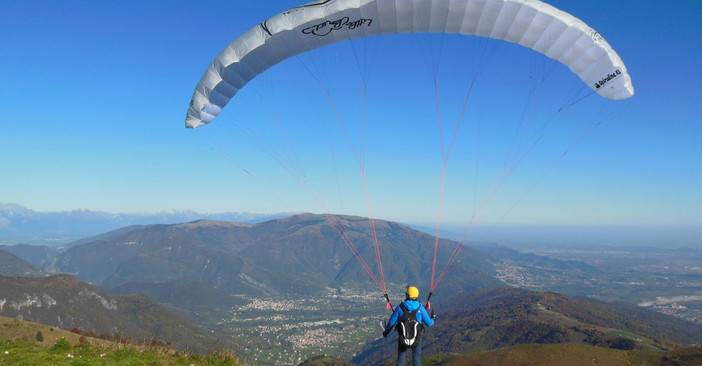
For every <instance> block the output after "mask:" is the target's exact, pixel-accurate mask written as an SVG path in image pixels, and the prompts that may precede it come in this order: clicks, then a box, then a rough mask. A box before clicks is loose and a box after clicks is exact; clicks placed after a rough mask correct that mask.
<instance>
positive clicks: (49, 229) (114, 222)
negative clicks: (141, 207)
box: [0, 203, 289, 247]
mask: <svg viewBox="0 0 702 366" xmlns="http://www.w3.org/2000/svg"><path fill="white" fill-rule="evenodd" d="M288 215H289V214H277V215H264V214H253V213H246V212H242V213H235V212H225V213H219V214H202V213H197V212H194V211H164V212H159V213H153V214H140V213H132V214H124V213H122V214H113V213H107V212H101V211H92V210H72V211H60V212H38V211H34V210H31V209H28V208H26V207H24V206H21V205H18V204H15V203H5V204H3V203H0V244H32V245H45V246H49V247H55V246H61V245H65V244H68V243H70V242H73V241H76V240H79V239H82V238H85V237H88V236H93V235H98V234H100V233H104V232H107V231H111V230H116V229H118V228H121V227H125V226H131V225H145V224H156V223H160V224H173V223H180V222H187V221H194V220H197V219H210V220H224V221H234V222H248V223H257V222H262V221H265V220H269V219H273V218H279V217H284V216H288Z"/></svg>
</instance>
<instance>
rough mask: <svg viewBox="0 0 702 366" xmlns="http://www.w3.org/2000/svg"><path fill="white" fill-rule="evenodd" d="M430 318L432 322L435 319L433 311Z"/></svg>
mask: <svg viewBox="0 0 702 366" xmlns="http://www.w3.org/2000/svg"><path fill="white" fill-rule="evenodd" d="M430 318H432V320H433V319H436V315H434V310H432V311H431V316H430Z"/></svg>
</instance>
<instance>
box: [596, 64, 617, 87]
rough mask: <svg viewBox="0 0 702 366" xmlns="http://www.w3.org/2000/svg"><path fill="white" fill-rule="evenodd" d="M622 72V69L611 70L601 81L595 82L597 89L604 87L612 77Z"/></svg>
mask: <svg viewBox="0 0 702 366" xmlns="http://www.w3.org/2000/svg"><path fill="white" fill-rule="evenodd" d="M621 74H622V70H620V69H616V70H614V72H611V73H609V74H607V75H606V76H605V77H603V78H602V79H601V80H600V81H598V82H596V83H595V89H600V88H602V87H603V86H604V85H605V84H607V83H608V82H610V81H611V80H612V79H614V78H616V77H617V76H619V75H621Z"/></svg>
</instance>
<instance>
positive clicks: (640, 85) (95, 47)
mask: <svg viewBox="0 0 702 366" xmlns="http://www.w3.org/2000/svg"><path fill="white" fill-rule="evenodd" d="M549 3H550V4H552V5H554V6H556V7H558V8H560V9H562V10H565V11H567V12H570V13H571V14H573V15H575V16H577V17H578V18H580V19H582V20H584V21H585V22H586V23H588V24H589V25H590V26H592V27H593V28H595V29H596V30H598V31H599V32H600V33H601V34H602V35H603V36H604V37H605V39H607V41H608V42H609V43H610V44H611V45H612V46H613V48H614V49H615V50H617V52H618V53H619V55H620V56H621V58H622V59H623V60H624V62H625V63H626V65H627V67H628V69H629V73H630V74H631V76H632V79H633V83H634V87H635V90H636V94H635V96H634V97H633V98H632V99H630V100H627V101H623V102H617V103H612V102H609V101H605V100H604V99H602V98H599V99H598V97H597V96H594V97H587V98H585V100H583V101H582V102H578V103H576V104H575V105H574V106H573V107H572V108H569V109H568V111H567V113H562V114H558V115H557V117H556V118H557V119H558V123H557V124H556V126H555V127H554V128H553V130H550V131H549V132H548V133H547V134H545V135H544V136H543V140H542V142H539V143H538V144H537V145H535V147H534V149H533V150H530V151H529V153H528V154H527V155H526V157H525V158H524V160H523V161H522V162H520V163H519V164H518V166H517V167H516V168H515V170H514V172H513V173H512V174H511V175H510V176H509V178H508V179H506V180H505V182H504V184H503V185H502V186H501V188H500V189H499V190H498V191H497V192H496V194H495V195H494V198H492V199H487V198H486V197H487V196H489V193H488V192H490V187H491V186H492V185H493V182H494V181H495V177H496V176H497V173H498V172H499V170H500V168H501V166H502V165H503V164H504V161H505V156H506V154H507V152H508V151H510V149H509V146H510V143H511V141H512V139H513V137H514V136H515V132H514V131H515V128H516V126H517V122H518V120H519V119H520V116H522V115H523V112H524V111H525V110H528V111H529V115H530V116H532V117H530V118H529V119H528V121H529V122H527V123H529V128H532V130H527V132H525V133H523V134H521V135H518V139H520V141H526V139H528V138H529V137H531V136H534V133H537V132H536V131H537V126H539V124H540V123H545V122H544V121H548V120H549V118H552V117H550V116H552V115H553V111H556V110H558V108H559V107H563V106H565V105H568V104H569V103H570V101H573V100H576V98H577V96H578V95H582V94H583V93H585V92H586V90H585V89H584V88H583V87H582V86H581V85H578V82H579V80H578V79H577V78H575V77H574V76H572V75H570V74H569V73H568V72H567V70H562V67H561V68H559V67H558V66H560V65H557V66H555V67H554V63H553V62H552V61H550V60H548V59H545V58H544V57H543V56H541V55H539V54H536V53H534V52H533V51H529V50H525V49H521V48H520V47H518V46H513V45H508V44H507V45H496V44H495V43H496V42H490V41H485V40H482V41H481V40H466V39H465V38H469V37H463V38H460V37H453V36H447V37H439V36H422V35H419V36H408V35H403V36H397V37H386V38H384V39H374V40H363V41H358V42H357V41H354V43H352V44H344V45H338V46H335V47H329V48H328V49H322V50H318V51H314V52H313V53H311V54H307V55H303V56H300V57H299V58H295V59H291V60H288V61H286V62H284V63H281V64H279V65H277V66H276V67H274V68H272V69H270V70H269V71H268V72H266V73H265V74H263V75H261V77H259V78H258V79H255V80H254V81H253V82H252V83H251V84H250V85H249V86H248V87H247V88H246V89H244V90H243V91H242V92H241V93H240V94H239V95H238V96H237V97H236V98H235V99H234V100H233V101H232V102H231V103H230V105H229V106H227V108H226V109H225V112H224V113H222V115H220V117H218V118H217V119H216V120H215V121H214V122H213V123H212V124H211V125H209V126H206V127H203V128H200V129H197V130H186V129H185V128H184V122H183V120H184V117H185V112H186V109H187V106H188V103H189V101H190V97H191V96H192V92H193V89H194V87H195V85H196V84H197V82H198V80H199V79H200V77H201V76H202V73H203V72H204V70H205V68H206V67H207V66H208V64H209V63H210V61H211V60H212V58H214V57H215V56H216V55H217V54H218V53H219V52H220V51H221V50H222V49H223V48H224V47H225V46H226V45H227V44H229V43H230V42H231V41H232V40H234V39H235V38H236V37H237V36H239V35H240V34H242V33H244V32H245V31H246V30H248V29H249V28H251V27H253V26H255V25H256V24H257V23H259V22H261V21H262V20H265V19H267V18H268V17H270V16H273V15H275V14H276V13H279V12H281V11H283V10H286V9H288V8H290V7H293V6H296V5H300V4H301V2H298V1H294V0H281V1H198V2H194V1H190V2H180V1H170V2H154V1H117V2H94V1H61V2H55V1H35V2H27V1H22V2H11V3H7V4H3V6H2V7H3V11H2V12H1V13H0V34H2V35H3V36H2V37H0V50H2V54H3V56H2V59H1V61H0V75H2V82H1V83H0V97H1V98H2V100H3V102H2V103H1V104H0V116H1V117H0V118H2V121H3V125H4V129H3V132H2V133H1V134H0V154H2V156H3V159H2V160H0V172H2V173H1V174H2V179H0V202H3V203H9V202H13V203H18V204H21V205H23V206H26V207H28V208H31V209H34V210H37V211H64V210H72V209H91V210H100V211H107V212H158V211H163V210H170V209H174V210H195V211H199V212H224V211H235V212H236V211H248V212H256V213H277V212H291V211H294V212H302V211H311V212H323V211H327V210H329V211H333V212H336V213H349V214H357V215H363V216H368V215H369V214H370V213H369V212H370V211H369V208H368V204H367V200H366V196H365V191H364V189H363V184H362V180H361V176H360V174H359V169H358V164H357V161H356V160H354V158H353V157H352V154H351V153H350V148H349V143H347V141H346V139H345V138H344V137H343V133H342V130H341V129H340V125H339V123H338V122H337V120H336V118H335V112H334V107H336V108H338V110H339V111H340V113H341V115H343V121H344V124H345V126H346V127H347V128H348V130H349V131H350V132H349V135H350V136H351V140H352V141H353V145H354V148H355V149H358V150H360V146H361V144H362V141H365V146H366V149H365V155H364V156H365V160H366V164H365V167H366V173H367V178H368V186H369V193H370V197H371V200H370V201H371V207H372V211H373V216H375V217H378V218H383V219H389V220H398V221H404V222H413V223H435V222H436V219H437V213H438V202H439V198H438V197H439V187H440V184H439V183H440V179H441V150H440V146H441V144H440V138H439V137H438V136H439V135H438V132H437V131H438V128H437V122H436V121H437V118H436V114H437V109H436V107H435V105H436V98H435V97H434V88H433V84H432V83H431V75H432V72H433V71H432V70H433V69H432V62H434V63H436V62H439V64H440V67H439V69H438V70H439V75H440V81H439V86H440V90H441V91H440V93H441V97H440V101H441V104H442V109H441V112H442V116H443V119H442V122H443V123H444V128H445V132H444V139H445V141H448V140H449V139H450V138H451V135H452V134H453V132H452V131H453V128H454V127H455V125H456V121H457V120H458V117H457V116H458V115H459V114H460V110H461V106H462V104H463V101H464V100H465V97H464V95H465V91H466V88H465V85H467V83H469V82H470V80H471V78H472V77H473V75H476V74H475V73H476V70H477V69H476V64H478V63H479V62H481V61H484V60H487V61H484V62H487V63H488V66H486V69H485V70H484V71H482V72H479V73H478V79H477V82H476V88H475V91H474V94H473V96H472V97H471V100H470V103H469V108H468V112H467V114H466V117H465V118H464V120H463V122H462V124H461V129H460V130H459V133H458V135H457V137H456V144H455V148H454V150H453V152H452V155H451V158H450V160H449V162H448V165H447V167H448V168H447V169H448V170H447V173H446V192H445V195H444V204H443V211H442V222H445V223H447V224H457V225H461V224H467V223H468V222H470V220H471V218H472V217H473V216H474V214H475V213H476V212H478V213H479V214H478V215H477V217H478V221H479V222H480V223H484V224H490V225H492V224H519V225H586V226H587V225H613V226H647V227H650V226H655V227H679V226H682V227H688V228H690V227H691V228H693V229H694V228H696V229H697V230H698V231H696V232H700V231H699V229H700V228H702V215H700V211H702V144H700V138H701V137H702V124H701V123H700V122H701V119H702V118H700V116H699V113H698V111H697V109H698V105H699V103H700V101H702V86H700V85H701V84H702V72H700V68H699V62H700V60H702V45H701V44H700V42H699V39H702V27H700V26H699V24H700V23H701V22H702V3H700V2H698V1H693V0H685V1H676V2H647V3H646V4H645V5H644V4H642V3H641V2H639V1H633V0H625V1H614V2H612V1H605V0H594V1H587V2H584V1H575V0H558V1H556V0H553V1H550V2H549ZM493 50H494V54H493ZM354 54H355V55H356V57H352V56H351V55H354ZM467 55H471V56H470V57H468V56H467ZM473 55H475V56H473ZM517 64H519V65H517ZM525 64H526V66H525ZM359 69H360V70H361V72H359ZM544 70H546V71H545V72H544ZM551 70H553V71H551ZM541 75H548V79H547V81H545V82H543V83H539V84H538V86H540V87H543V89H544V93H543V96H541V94H540V97H539V101H538V103H537V102H533V101H532V102H528V101H527V98H528V96H529V92H528V85H530V84H529V83H532V82H533V81H530V79H529V77H530V76H532V77H539V76H541ZM360 76H363V77H365V78H366V79H367V81H368V83H367V90H366V92H367V94H366V97H365V98H360V97H359V95H360V91H361V88H360V86H359V85H360V83H359V79H360ZM315 78H319V79H320V80H321V84H322V86H323V87H325V88H328V89H329V90H330V92H331V93H332V95H333V104H332V103H331V102H329V101H328V99H327V98H326V97H325V96H324V93H322V88H320V85H319V83H317V82H316V81H315ZM532 80H533V79H532ZM508 84H509V85H511V84H514V87H513V88H512V87H507V86H508ZM600 99H601V100H600ZM362 103H367V108H368V109H367V113H366V116H367V119H366V128H367V129H366V133H365V135H362V134H360V133H359V132H358V131H359V129H360V123H359V118H358V116H359V115H360V113H359V112H358V111H359V110H360V107H359V105H361V104H362ZM561 119H562V121H561ZM593 124H597V127H596V128H594V129H593V130H592V131H590V130H589V129H588V128H589V126H592V125H593ZM449 131H451V132H449ZM586 132H587V133H586ZM583 134H585V136H584V137H583V138H582V139H580V136H581V135H583ZM285 136H287V137H285ZM361 136H365V137H363V138H362V137H361ZM521 139H524V140H521ZM288 144H289V145H290V146H293V147H292V148H291V149H289V148H286V146H288ZM518 145H519V143H518ZM521 146H528V145H524V143H522V145H521ZM571 147H572V148H571ZM566 152H567V154H565V156H563V157H562V158H561V156H562V155H563V154H564V153H566ZM278 161H283V162H284V163H283V164H284V165H285V166H286V167H287V168H288V169H290V168H292V169H293V170H294V171H295V172H296V173H295V174H301V173H302V172H304V174H305V176H307V177H308V178H309V182H310V183H311V184H312V185H313V187H314V190H315V191H316V192H318V193H319V195H320V197H322V198H321V201H322V202H323V203H322V204H319V203H318V202H316V201H315V200H314V199H312V197H311V195H310V194H309V193H307V192H306V191H305V189H303V188H302V186H301V184H300V183H299V182H298V180H297V178H295V177H294V176H293V174H290V173H288V171H287V170H286V168H284V167H282V166H281V164H280V163H278ZM298 161H299V165H298ZM296 167H302V168H301V169H302V170H295V169H298V168H296ZM481 207H484V208H483V209H480V208H481Z"/></svg>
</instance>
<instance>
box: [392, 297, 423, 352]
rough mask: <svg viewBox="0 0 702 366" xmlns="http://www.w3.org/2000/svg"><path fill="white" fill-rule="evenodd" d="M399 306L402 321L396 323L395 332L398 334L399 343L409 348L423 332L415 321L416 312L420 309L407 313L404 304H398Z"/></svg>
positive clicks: (407, 310)
mask: <svg viewBox="0 0 702 366" xmlns="http://www.w3.org/2000/svg"><path fill="white" fill-rule="evenodd" d="M400 306H401V307H402V319H400V321H399V322H398V323H397V332H398V333H399V334H400V343H402V344H403V345H405V346H406V347H411V346H413V345H414V342H416V341H417V339H418V338H419V336H420V335H421V334H422V330H424V326H423V325H422V323H420V322H419V320H417V315H418V314H417V312H418V311H419V309H420V308H421V307H419V308H416V309H414V310H413V311H409V309H407V307H406V306H405V304H404V303H400Z"/></svg>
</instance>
